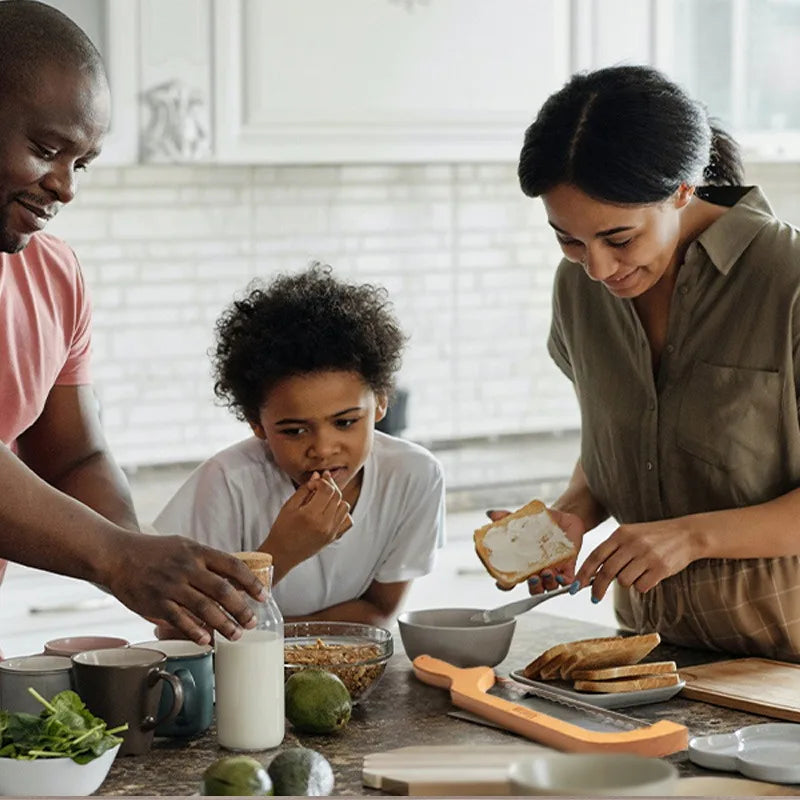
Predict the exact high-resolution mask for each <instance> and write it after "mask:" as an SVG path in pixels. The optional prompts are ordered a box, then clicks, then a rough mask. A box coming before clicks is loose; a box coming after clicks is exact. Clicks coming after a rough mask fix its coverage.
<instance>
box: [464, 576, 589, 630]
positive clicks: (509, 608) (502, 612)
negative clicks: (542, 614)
mask: <svg viewBox="0 0 800 800" xmlns="http://www.w3.org/2000/svg"><path fill="white" fill-rule="evenodd" d="M587 585H588V586H591V585H592V584H591V581H590V582H589V584H587ZM569 588H570V587H569V585H567V586H562V587H561V588H559V589H552V590H551V591H549V592H542V594H534V595H531V596H530V597H523V598H522V600H515V601H514V602H513V603H506V604H505V605H503V606H498V607H497V608H487V609H486V610H485V611H478V612H477V613H475V614H473V615H472V616H471V617H470V618H469V621H470V622H483V623H485V624H489V623H492V622H505V621H506V620H509V619H514V617H516V616H517V615H518V614H523V613H524V612H526V611H530V610H531V609H532V608H536V606H538V605H539V603H544V601H545V600H549V599H550V598H551V597H558V596H559V595H560V594H566V593H567V592H569ZM583 588H584V589H585V588H586V587H585V586H584V587H583Z"/></svg>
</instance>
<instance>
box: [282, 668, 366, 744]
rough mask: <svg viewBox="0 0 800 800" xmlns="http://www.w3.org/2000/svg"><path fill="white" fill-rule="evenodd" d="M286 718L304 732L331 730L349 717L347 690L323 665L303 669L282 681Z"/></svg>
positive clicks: (349, 707)
mask: <svg viewBox="0 0 800 800" xmlns="http://www.w3.org/2000/svg"><path fill="white" fill-rule="evenodd" d="M285 692H286V718H287V719H288V720H289V722H291V723H292V725H293V726H294V727H295V728H296V729H297V730H298V731H302V732H304V733H334V732H335V731H338V730H341V729H342V728H344V726H345V725H347V723H348V722H349V720H350V712H351V710H352V702H351V700H350V692H348V691H347V687H346V686H345V685H344V684H343V683H342V681H341V679H340V678H339V677H338V676H337V675H334V674H333V673H331V672H326V671H325V670H322V669H303V670H300V671H299V672H295V673H294V674H292V675H290V676H289V679H288V680H287V681H286V685H285Z"/></svg>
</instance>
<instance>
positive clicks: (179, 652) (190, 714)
mask: <svg viewBox="0 0 800 800" xmlns="http://www.w3.org/2000/svg"><path fill="white" fill-rule="evenodd" d="M132 646H134V647H146V648H147V649H149V650H159V651H160V652H162V653H163V654H164V655H165V656H166V657H167V661H166V663H165V664H164V665H163V668H164V669H165V670H166V671H167V672H170V673H172V674H173V675H174V676H175V677H176V678H178V680H179V681H180V682H181V685H182V686H183V706H182V708H181V710H180V711H179V712H178V715H177V716H176V717H175V719H172V720H167V721H165V722H162V723H161V724H160V725H158V727H157V728H156V736H178V737H190V736H197V735H199V734H201V733H202V732H203V731H205V730H207V729H208V728H209V727H210V726H211V723H212V721H213V719H214V665H213V662H212V655H213V652H214V650H213V648H212V647H211V646H210V645H199V644H195V643H194V642H189V641H185V640H183V639H162V640H160V641H159V640H154V641H151V642H137V643H136V644H135V645H132ZM171 703H172V690H171V689H170V688H168V687H166V686H165V687H164V689H163V690H162V694H161V705H160V706H159V710H158V716H159V718H161V717H162V716H163V715H165V714H166V712H167V711H168V710H169V707H170V705H171Z"/></svg>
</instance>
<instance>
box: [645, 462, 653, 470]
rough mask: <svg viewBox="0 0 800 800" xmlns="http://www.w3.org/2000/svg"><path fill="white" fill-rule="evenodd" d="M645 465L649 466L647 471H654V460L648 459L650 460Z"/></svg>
mask: <svg viewBox="0 0 800 800" xmlns="http://www.w3.org/2000/svg"><path fill="white" fill-rule="evenodd" d="M645 466H646V467H647V471H648V472H652V471H653V462H652V461H648V462H647V463H646V464H645Z"/></svg>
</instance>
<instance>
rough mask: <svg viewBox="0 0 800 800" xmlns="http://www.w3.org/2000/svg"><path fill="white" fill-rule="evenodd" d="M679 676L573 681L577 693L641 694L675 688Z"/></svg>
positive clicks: (671, 674) (665, 675)
mask: <svg viewBox="0 0 800 800" xmlns="http://www.w3.org/2000/svg"><path fill="white" fill-rule="evenodd" d="M678 683H680V675H678V673H677V672H665V673H664V674H663V675H647V676H645V677H642V678H615V679H614V680H610V681H575V683H574V684H573V686H574V689H575V691H577V692H595V693H602V694H608V693H615V692H641V691H644V690H645V689H661V688H663V687H665V686H677V685H678Z"/></svg>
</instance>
